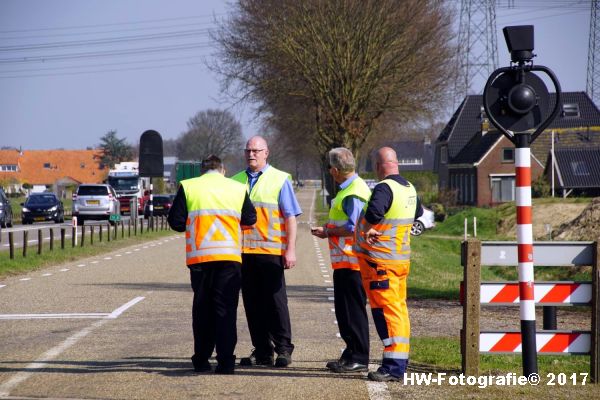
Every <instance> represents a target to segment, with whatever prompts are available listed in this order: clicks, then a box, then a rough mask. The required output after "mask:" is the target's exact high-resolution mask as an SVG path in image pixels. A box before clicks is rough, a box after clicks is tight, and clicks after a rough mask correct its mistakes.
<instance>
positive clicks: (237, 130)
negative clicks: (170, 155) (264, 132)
mask: <svg viewBox="0 0 600 400" xmlns="http://www.w3.org/2000/svg"><path fill="white" fill-rule="evenodd" d="M187 126H188V130H187V132H185V133H183V134H182V135H181V136H180V137H179V138H178V141H177V157H179V159H181V160H202V159H203V158H205V157H207V156H209V155H211V154H214V155H216V156H218V157H221V158H222V159H224V158H225V157H227V156H229V155H232V154H235V155H236V156H239V153H240V151H241V148H242V142H243V136H242V127H241V125H240V123H239V122H238V121H237V120H236V119H235V118H234V116H233V115H232V114H231V113H230V112H228V111H223V110H206V111H200V112H199V113H197V114H196V115H195V116H193V117H192V118H190V120H189V121H188V123H187Z"/></svg>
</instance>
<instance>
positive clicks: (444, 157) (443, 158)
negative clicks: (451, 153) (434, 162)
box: [440, 146, 448, 164]
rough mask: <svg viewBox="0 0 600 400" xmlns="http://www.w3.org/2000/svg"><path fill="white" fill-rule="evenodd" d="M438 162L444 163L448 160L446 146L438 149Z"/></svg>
mask: <svg viewBox="0 0 600 400" xmlns="http://www.w3.org/2000/svg"><path fill="white" fill-rule="evenodd" d="M440 162H441V163H442V164H446V163H447V162H448V146H444V147H442V148H441V149H440Z"/></svg>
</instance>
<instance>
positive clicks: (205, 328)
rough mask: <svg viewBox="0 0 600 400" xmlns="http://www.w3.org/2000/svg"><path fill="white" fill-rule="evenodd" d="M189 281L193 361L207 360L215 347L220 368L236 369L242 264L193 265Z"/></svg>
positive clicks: (230, 262)
mask: <svg viewBox="0 0 600 400" xmlns="http://www.w3.org/2000/svg"><path fill="white" fill-rule="evenodd" d="M190 279H191V282H192V289H193V290H194V303H193V305H192V327H193V330H194V359H196V360H198V361H200V362H202V361H204V360H208V359H209V358H210V357H211V355H212V353H213V350H215V347H216V350H217V361H218V363H219V365H222V366H224V367H229V366H233V364H234V362H235V356H234V354H233V353H234V350H235V345H236V344H237V307H238V302H239V297H240V285H241V264H240V263H239V262H235V261H215V262H207V263H201V264H194V265H192V266H190Z"/></svg>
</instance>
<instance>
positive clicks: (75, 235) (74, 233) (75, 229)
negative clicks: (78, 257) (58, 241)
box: [71, 227, 77, 247]
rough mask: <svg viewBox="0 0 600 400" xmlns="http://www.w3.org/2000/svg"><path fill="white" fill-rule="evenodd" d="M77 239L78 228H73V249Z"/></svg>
mask: <svg viewBox="0 0 600 400" xmlns="http://www.w3.org/2000/svg"><path fill="white" fill-rule="evenodd" d="M76 237H77V228H76V227H72V228H71V247H75V240H77V239H76Z"/></svg>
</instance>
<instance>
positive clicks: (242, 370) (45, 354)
mask: <svg viewBox="0 0 600 400" xmlns="http://www.w3.org/2000/svg"><path fill="white" fill-rule="evenodd" d="M314 196H315V192H314V190H312V189H304V190H302V191H301V192H299V195H298V197H299V200H300V203H301V206H302V208H303V211H304V215H303V216H302V217H301V218H300V219H299V221H300V224H299V236H298V243H297V246H298V265H297V266H296V267H295V268H294V269H292V270H289V271H287V272H286V279H287V285H288V296H289V304H290V312H291V318H292V330H293V333H294V338H293V341H294V344H295V345H296V350H295V351H294V354H293V358H294V361H293V363H292V365H291V366H290V367H288V368H284V369H277V368H265V367H238V368H237V369H236V373H235V375H230V376H222V375H215V374H212V373H210V374H196V373H194V372H193V370H192V366H191V362H190V360H189V357H190V356H191V355H192V346H193V339H192V329H191V303H192V291H191V288H190V284H189V273H188V271H187V269H186V267H185V259H184V238H183V235H181V234H174V235H173V236H170V237H167V238H164V239H160V240H156V241H152V242H148V243H147V244H144V245H137V246H135V247H130V248H125V249H120V250H118V251H115V252H112V253H109V254H104V255H102V256H97V257H93V258H89V259H84V260H79V261H75V262H71V263H68V264H64V265H57V266H53V267H48V268H45V269H43V270H38V271H35V272H31V273H29V274H26V275H21V276H14V277H10V278H6V279H3V280H0V398H2V397H4V398H7V397H8V398H40V397H41V398H54V399H161V400H164V399H192V398H202V399H212V398H227V399H237V398H240V399H242V398H243V399H296V400H297V399H367V398H372V399H375V398H377V399H380V398H390V396H391V397H396V396H395V395H398V394H399V392H400V389H401V386H400V385H398V384H390V385H386V384H381V383H372V382H368V381H367V380H366V374H365V373H356V374H346V375H340V374H334V373H331V372H328V371H327V370H326V369H325V363H326V362H327V361H330V360H334V359H337V358H338V357H339V355H340V351H341V350H342V347H343V342H342V340H341V339H339V338H338V337H337V333H338V330H337V325H336V323H335V316H334V313H333V289H332V283H331V280H332V278H331V276H332V274H331V269H330V266H329V254H328V250H327V243H326V241H324V240H319V239H316V238H314V237H312V236H311V235H310V233H309V226H310V225H311V222H310V221H309V217H310V215H311V204H312V202H313V199H314ZM371 328H372V327H371ZM238 338H239V339H238V346H237V350H236V353H237V356H238V358H240V357H243V356H246V355H248V354H249V353H250V351H251V343H250V339H249V334H248V331H247V325H246V321H245V316H244V311H243V307H242V302H241V299H240V308H239V310H238ZM371 339H372V341H371V343H372V352H371V354H372V356H371V358H372V359H373V360H374V361H375V362H376V361H377V360H378V359H379V357H380V355H381V344H380V342H379V340H378V339H377V337H376V334H375V332H374V330H373V329H372V331H371ZM211 362H212V363H213V365H214V364H215V361H214V360H212V361H211ZM373 368H376V366H373Z"/></svg>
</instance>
